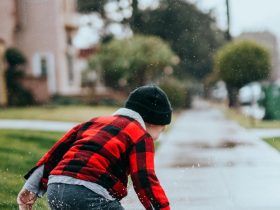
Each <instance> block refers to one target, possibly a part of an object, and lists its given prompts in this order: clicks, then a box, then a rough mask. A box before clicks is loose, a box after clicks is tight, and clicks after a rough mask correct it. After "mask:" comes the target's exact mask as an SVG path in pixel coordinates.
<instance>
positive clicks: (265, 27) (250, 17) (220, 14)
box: [74, 0, 280, 49]
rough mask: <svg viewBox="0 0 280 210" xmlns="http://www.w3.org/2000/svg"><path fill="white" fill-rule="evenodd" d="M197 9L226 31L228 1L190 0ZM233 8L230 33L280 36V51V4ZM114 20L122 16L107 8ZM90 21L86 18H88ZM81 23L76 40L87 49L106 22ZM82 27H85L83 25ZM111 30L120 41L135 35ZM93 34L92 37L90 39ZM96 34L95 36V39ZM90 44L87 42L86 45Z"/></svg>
mask: <svg viewBox="0 0 280 210" xmlns="http://www.w3.org/2000/svg"><path fill="white" fill-rule="evenodd" d="M188 1H189V2H192V3H194V4H196V5H197V7H198V8H199V9H201V10H202V11H205V12H207V11H209V10H211V11H212V14H213V15H214V16H215V17H216V20H217V24H218V26H219V27H220V28H222V29H225V28H226V3H225V2H226V0H188ZM126 2H127V0H120V4H121V5H122V6H123V7H124V8H125V7H126V6H127V5H126V4H127V3H126ZM229 4H230V20H231V25H230V32H231V35H232V36H238V35H239V34H241V33H242V32H256V31H269V32H272V33H273V34H275V35H276V37H277V39H278V46H279V47H278V49H280V0H229ZM157 5H158V0H141V1H140V7H141V8H146V7H156V6H157ZM106 9H108V11H110V13H111V15H112V17H114V18H115V19H116V20H118V18H119V16H118V14H117V13H116V12H114V11H115V9H116V5H113V4H111V5H108V6H107V8H106ZM123 12H124V14H123V15H124V16H126V15H128V16H129V15H130V14H131V11H129V10H123ZM85 19H86V17H85ZM85 19H84V20H81V22H83V23H84V27H80V30H79V31H78V33H79V36H77V38H76V40H74V42H75V45H76V46H79V47H86V46H88V45H89V44H94V43H97V42H98V41H99V37H98V35H97V34H98V33H99V32H100V30H101V28H102V25H103V24H102V21H100V20H98V18H97V17H96V16H94V15H93V16H92V17H87V19H88V20H85ZM89 22H91V24H95V25H96V26H95V27H88V25H87V24H88V23H89ZM83 23H81V25H83ZM109 30H111V31H113V32H114V33H115V34H119V36H120V37H122V36H126V35H131V34H132V32H131V30H130V29H128V28H121V26H120V25H118V24H114V25H112V26H110V27H109ZM90 34H91V35H90ZM93 34H95V35H93ZM86 40H87V41H86Z"/></svg>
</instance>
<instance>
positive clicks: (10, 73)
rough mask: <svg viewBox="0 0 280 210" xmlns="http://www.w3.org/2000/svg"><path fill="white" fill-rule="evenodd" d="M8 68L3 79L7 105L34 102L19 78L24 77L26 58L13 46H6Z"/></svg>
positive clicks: (24, 104)
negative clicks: (5, 86) (6, 93)
mask: <svg viewBox="0 0 280 210" xmlns="http://www.w3.org/2000/svg"><path fill="white" fill-rule="evenodd" d="M5 58H6V61H7V64H8V68H7V70H6V72H5V79H6V82H7V89H8V105H10V106H26V105H32V104H34V103H35V100H34V98H33V95H32V93H31V92H30V91H29V90H27V89H25V88H24V87H23V86H22V85H21V83H20V80H21V79H22V78H23V77H24V64H25V63H26V58H25V57H24V55H23V54H22V53H21V52H20V51H19V50H17V49H15V48H8V49H7V51H6V52H5Z"/></svg>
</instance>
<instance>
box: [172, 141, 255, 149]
mask: <svg viewBox="0 0 280 210" xmlns="http://www.w3.org/2000/svg"><path fill="white" fill-rule="evenodd" d="M177 146H178V147H186V148H191V147H194V148H197V149H234V148H236V147H240V146H241V147H242V146H243V147H244V146H253V144H251V143H245V142H240V141H231V140H227V141H222V142H219V143H218V144H208V143H206V142H204V143H202V142H199V143H180V144H177Z"/></svg>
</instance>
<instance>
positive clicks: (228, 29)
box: [226, 0, 231, 41]
mask: <svg viewBox="0 0 280 210" xmlns="http://www.w3.org/2000/svg"><path fill="white" fill-rule="evenodd" d="M229 7H230V5H229V0H226V8H227V30H226V39H227V40H228V41H230V40H231V35H230V9H229Z"/></svg>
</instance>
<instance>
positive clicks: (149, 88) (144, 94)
mask: <svg viewBox="0 0 280 210" xmlns="http://www.w3.org/2000/svg"><path fill="white" fill-rule="evenodd" d="M125 107H126V108H128V109H131V110H134V111H136V112H138V113H139V114H140V115H141V117H142V118H143V120H144V122H147V123H150V124H154V125H167V124H169V123H170V122H171V114H172V108H171V105H170V102H169V100H168V97H167V95H166V94H165V93H164V91H163V90H162V89H160V88H159V87H158V86H156V85H146V86H142V87H139V88H137V89H135V90H134V91H132V92H131V93H130V95H129V97H128V99H127V101H126V103H125Z"/></svg>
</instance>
